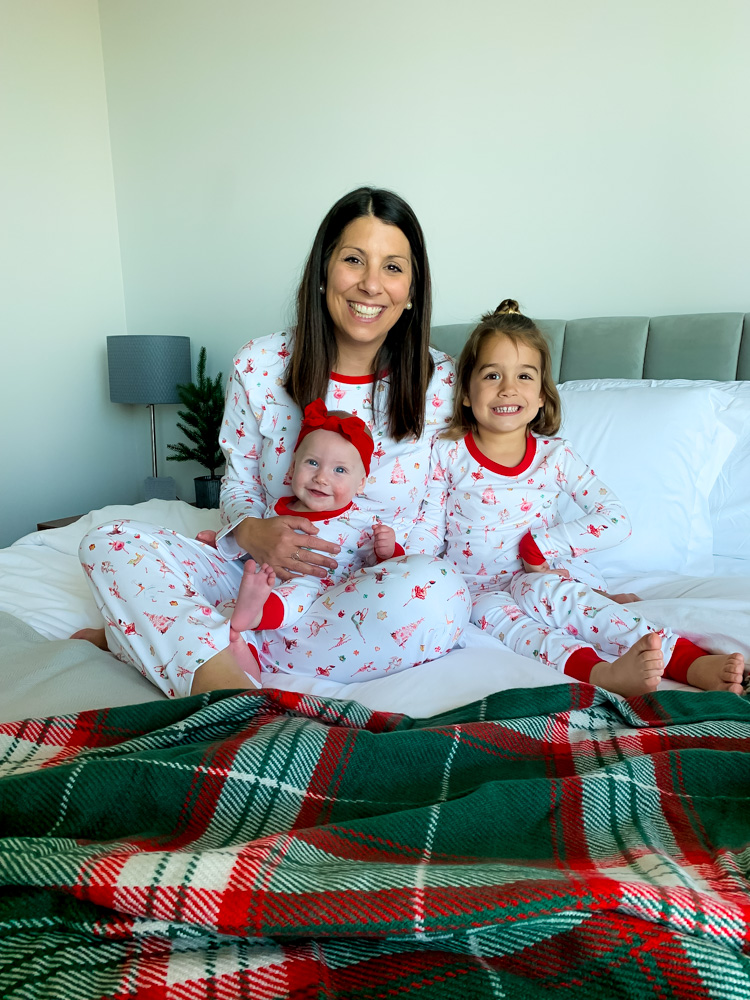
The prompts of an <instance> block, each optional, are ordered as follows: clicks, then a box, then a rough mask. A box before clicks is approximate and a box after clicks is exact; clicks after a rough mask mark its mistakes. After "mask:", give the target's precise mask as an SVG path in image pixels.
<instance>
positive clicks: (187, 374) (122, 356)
mask: <svg viewBox="0 0 750 1000" xmlns="http://www.w3.org/2000/svg"><path fill="white" fill-rule="evenodd" d="M107 365H108V367H109V398H110V400H111V401H112V402H113V403H145V404H146V406H148V408H149V411H150V414H151V475H150V477H148V478H147V479H146V483H145V486H146V499H147V500H152V499H154V498H157V499H159V500H174V499H176V497H177V490H176V486H175V481H174V479H173V478H172V477H171V476H159V475H158V472H157V467H156V421H155V419H154V406H155V405H156V403H179V402H180V397H179V396H178V395H177V386H178V384H184V383H186V382H190V381H191V379H192V369H191V364H190V337H161V336H119V337H107Z"/></svg>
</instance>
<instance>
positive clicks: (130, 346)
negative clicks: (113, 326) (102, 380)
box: [107, 336, 192, 404]
mask: <svg viewBox="0 0 750 1000" xmlns="http://www.w3.org/2000/svg"><path fill="white" fill-rule="evenodd" d="M107 364H108V366H109V398H110V400H111V401H112V402H113V403H146V404H148V403H179V402H180V398H179V396H178V395H177V385H178V384H181V383H182V384H184V383H185V382H190V381H192V370H191V365H190V337H158V336H157V337H151V336H143V337H137V336H136V337H130V336H123V337H107Z"/></svg>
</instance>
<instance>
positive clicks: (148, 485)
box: [144, 476, 177, 500]
mask: <svg viewBox="0 0 750 1000" xmlns="http://www.w3.org/2000/svg"><path fill="white" fill-rule="evenodd" d="M144 486H145V489H146V499H147V500H176V499H177V483H176V482H175V481H174V479H172V477H171V476H149V477H148V479H146V481H145V483H144Z"/></svg>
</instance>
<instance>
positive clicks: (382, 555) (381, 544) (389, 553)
mask: <svg viewBox="0 0 750 1000" xmlns="http://www.w3.org/2000/svg"><path fill="white" fill-rule="evenodd" d="M372 539H373V543H374V548H375V555H376V556H377V557H378V559H379V560H380V561H381V562H382V561H383V560H384V559H392V558H393V554H394V552H395V551H396V532H395V531H394V530H393V528H391V527H390V526H389V525H387V524H382V523H381V522H380V521H376V522H375V524H373V526H372Z"/></svg>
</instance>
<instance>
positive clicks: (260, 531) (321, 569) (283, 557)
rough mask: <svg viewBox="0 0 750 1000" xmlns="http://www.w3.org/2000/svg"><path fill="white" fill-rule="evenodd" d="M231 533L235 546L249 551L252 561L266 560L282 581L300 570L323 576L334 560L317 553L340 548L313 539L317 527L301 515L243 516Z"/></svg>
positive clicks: (339, 549)
mask: <svg viewBox="0 0 750 1000" xmlns="http://www.w3.org/2000/svg"><path fill="white" fill-rule="evenodd" d="M300 531H302V532H304V536H303V535H300V534H299V532H300ZM233 534H234V539H235V541H236V542H237V544H238V545H239V547H240V548H241V549H243V550H244V551H245V552H249V553H250V555H251V556H252V557H253V559H254V560H255V561H256V563H258V564H259V565H261V564H262V563H267V564H268V565H269V566H271V567H272V568H273V570H274V572H275V573H276V576H278V577H279V578H280V579H281V580H284V581H286V580H291V579H293V578H294V576H297V575H299V574H301V573H308V574H310V575H311V576H319V577H321V578H322V577H324V576H327V575H328V570H331V569H336V565H337V564H336V560H335V559H330V558H328V556H327V555H322V554H321V553H331V554H332V555H336V554H337V553H339V552H340V551H341V546H340V545H337V544H336V543H335V542H329V541H326V539H325V538H316V537H315V536H316V535H317V534H318V529H317V527H316V526H315V525H314V524H313V523H312V521H308V520H307V518H306V517H302V516H301V515H300V517H292V516H291V515H289V514H284V515H282V516H281V517H263V518H260V517H246V518H245V520H244V521H241V522H240V523H239V524H238V525H237V527H236V528H235V529H234V532H233ZM314 550H317V551H314Z"/></svg>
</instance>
